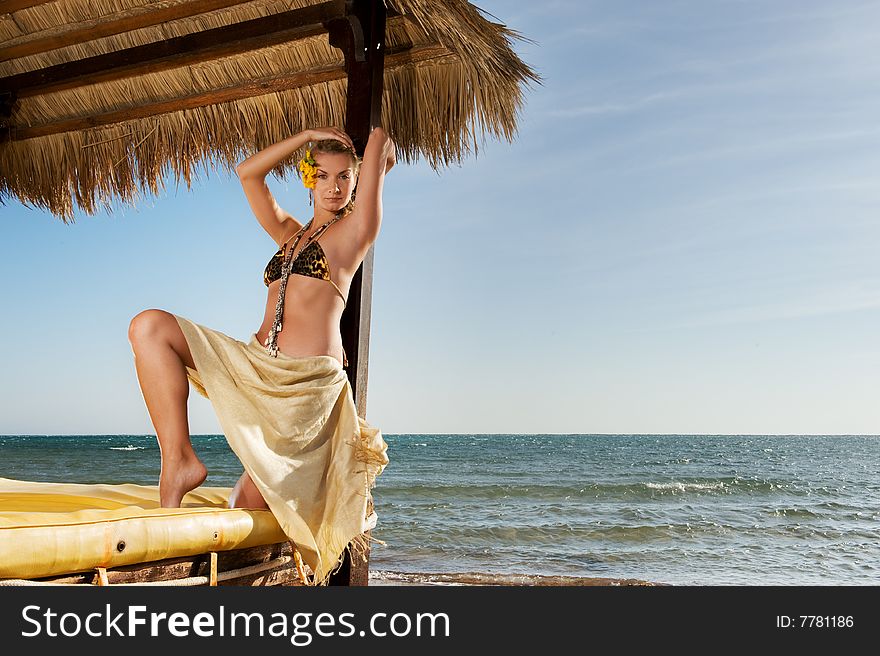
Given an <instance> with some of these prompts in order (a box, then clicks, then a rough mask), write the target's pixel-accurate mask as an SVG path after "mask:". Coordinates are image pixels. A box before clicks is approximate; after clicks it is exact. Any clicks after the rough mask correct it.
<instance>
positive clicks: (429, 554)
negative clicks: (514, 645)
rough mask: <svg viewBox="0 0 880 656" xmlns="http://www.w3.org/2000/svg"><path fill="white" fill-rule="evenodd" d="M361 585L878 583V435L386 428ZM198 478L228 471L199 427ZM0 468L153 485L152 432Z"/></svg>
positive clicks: (70, 445)
mask: <svg viewBox="0 0 880 656" xmlns="http://www.w3.org/2000/svg"><path fill="white" fill-rule="evenodd" d="M384 437H385V440H386V442H387V443H388V456H389V459H390V463H389V465H388V466H387V467H386V469H385V471H384V472H383V473H382V475H381V476H380V477H379V478H378V479H377V482H376V487H375V488H374V489H373V498H374V505H375V510H376V513H377V514H378V517H379V520H378V524H377V526H376V528H375V529H374V530H373V531H372V536H373V538H374V540H376V541H375V542H373V544H372V552H371V558H370V581H371V584H373V583H375V584H380V585H394V584H400V585H407V584H417V585H418V584H431V583H437V582H442V583H443V584H449V585H455V584H462V585H463V584H467V583H473V582H474V581H484V582H491V583H493V584H505V583H509V584H520V585H523V584H525V585H529V584H535V585H568V584H579V583H583V584H586V583H588V582H590V581H594V580H596V579H613V580H630V581H633V580H634V581H644V582H651V583H658V584H668V585H677V586H707V585H750V586H752V585H825V586H828V585H848V586H857V585H878V584H880V437H878V436H873V435H581V434H572V435H566V434H550V435H532V434H515V435H505V434H475V435H466V434H453V435H444V434H414V435H405V434H400V435H388V434H386V435H384ZM192 441H193V446H194V448H195V450H196V452H197V453H198V454H199V457H200V458H201V459H202V461H203V462H204V463H205V464H206V466H207V467H208V471H209V474H208V479H207V481H206V482H205V484H206V485H209V486H228V487H232V486H233V485H234V484H235V481H236V480H237V479H238V477H239V476H240V474H241V472H242V467H241V465H240V463H239V462H238V459H237V458H236V456H235V455H234V454H233V453H232V451H231V450H230V449H229V446H228V444H227V442H226V440H225V438H224V437H223V436H222V435H196V436H193V438H192ZM0 477H2V478H14V479H19V480H31V481H52V482H70V483H105V484H115V483H136V484H141V485H156V484H157V483H158V477H159V448H158V444H157V442H156V438H155V436H154V435H5V436H0Z"/></svg>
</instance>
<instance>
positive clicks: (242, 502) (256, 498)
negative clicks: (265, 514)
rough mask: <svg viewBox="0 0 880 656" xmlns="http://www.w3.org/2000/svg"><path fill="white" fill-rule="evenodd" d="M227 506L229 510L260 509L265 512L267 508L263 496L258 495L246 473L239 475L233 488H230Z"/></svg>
mask: <svg viewBox="0 0 880 656" xmlns="http://www.w3.org/2000/svg"><path fill="white" fill-rule="evenodd" d="M227 505H228V506H229V507H230V508H262V509H267V510H268V508H269V505H268V504H267V503H266V500H265V499H263V495H262V494H260V491H259V490H258V489H257V486H256V485H254V482H253V480H251V477H250V476H248V473H247V472H245V473H243V474H242V475H241V478H239V479H238V482H237V483H236V484H235V487H234V488H232V493H231V494H230V495H229V502H228V503H227Z"/></svg>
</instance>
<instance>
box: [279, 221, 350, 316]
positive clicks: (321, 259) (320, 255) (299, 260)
mask: <svg viewBox="0 0 880 656" xmlns="http://www.w3.org/2000/svg"><path fill="white" fill-rule="evenodd" d="M291 239H293V237H291ZM289 241H290V239H288V240H287V241H286V242H284V244H283V245H282V246H281V248H279V249H278V252H277V253H275V255H273V256H272V259H271V260H269V264H267V265H266V270H265V271H263V282H264V283H266V287H268V286H269V284H270V283H272V282H275V281H276V280H278V279H279V278H281V265H282V264H283V263H284V248H285V247H286V246H287V243H288V242H289ZM290 272H291V273H298V274H299V275H301V276H308V277H309V278H320V279H321V280H326V281H327V282H329V283H330V284H331V285H333V287H334V288H335V289H336V292H337V293H338V294H339V296H340V297H341V298H342V302H343V303H345V302H346V300H345V295H344V294H343V293H342V291H340V289H339V287H338V286H337V284H336V283H335V282H333V280H332V279H331V278H330V265H329V264H327V256H326V255H325V254H324V249H323V248H321V244H320V241H319V240H317V239H316V240H315V241H313V242H312V243H311V244H309V245H308V246H306V247H305V248H303V249H302V250H301V251H300V252H299V253H297V254H296V257H295V258H293V262H291V263H290Z"/></svg>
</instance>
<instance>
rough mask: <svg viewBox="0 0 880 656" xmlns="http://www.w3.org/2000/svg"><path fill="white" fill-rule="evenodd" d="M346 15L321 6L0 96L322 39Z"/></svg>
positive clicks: (107, 60) (23, 77)
mask: <svg viewBox="0 0 880 656" xmlns="http://www.w3.org/2000/svg"><path fill="white" fill-rule="evenodd" d="M344 11H345V0H330V2H323V3H321V4H319V5H310V6H308V7H303V8H301V9H293V10H291V11H286V12H283V13H280V14H274V15H272V16H264V17H262V18H255V19H253V20H249V21H243V22H241V23H235V24H233V25H225V26H223V27H217V28H214V29H212V30H204V31H202V32H196V33H194V34H186V35H184V36H179V37H175V38H173V39H167V40H164V41H159V42H156V43H148V44H146V45H143V46H136V47H134V48H128V49H126V50H119V51H117V52H110V53H107V54H104V55H96V56H95V57H88V58H86V59H80V60H78V61H72V62H67V63H64V64H58V65H56V66H50V67H48V68H44V69H40V70H36V71H29V72H27V73H19V74H18V75H12V76H10V77H5V78H0V91H13V92H15V93H16V95H17V96H18V97H19V98H25V97H27V96H33V95H37V94H42V93H49V92H52V91H61V90H63V89H71V88H74V87H80V86H84V85H87V84H97V83H99V82H107V81H110V80H119V79H122V78H127V77H133V76H136V75H145V74H147V73H158V72H160V71H165V70H170V69H173V68H180V67H181V66H188V65H191V64H197V63H199V62H203V61H207V60H210V59H218V58H220V57H228V56H230V55H237V54H240V53H242V52H247V51H250V50H256V49H259V48H266V47H268V46H273V45H277V44H279V43H285V42H288V41H295V40H298V39H304V38H307V37H310V36H316V35H318V34H323V33H325V32H326V28H325V27H324V23H326V22H328V21H330V20H332V19H333V18H336V17H339V16H341V15H344Z"/></svg>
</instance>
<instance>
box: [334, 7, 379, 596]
mask: <svg viewBox="0 0 880 656" xmlns="http://www.w3.org/2000/svg"><path fill="white" fill-rule="evenodd" d="M345 4H346V7H345V17H344V18H338V19H334V20H331V21H329V22H328V23H327V29H328V32H329V34H330V45H332V46H334V47H336V48H339V49H341V50H342V52H343V53H344V55H345V70H346V73H347V74H348V93H347V97H346V104H345V131H346V132H347V133H348V134H349V135H350V136H351V138H352V141H353V142H354V145H355V149H356V150H357V153H358V155H359V156H361V157H363V154H364V149H365V148H366V145H367V139H368V138H369V136H370V131H371V130H372V129H373V128H374V127H375V126H377V125H380V124H381V120H382V82H383V75H384V72H385V20H386V16H387V14H386V10H385V5H384V3H383V2H382V0H347V2H346V3H345ZM355 202H357V201H355ZM372 292H373V247H370V250H369V251H368V252H367V255H366V256H365V257H364V261H363V262H362V263H361V266H360V267H359V268H358V270H357V271H356V272H355V274H354V277H353V278H352V281H351V288H350V289H349V292H348V303H347V305H346V307H345V310H344V311H343V313H342V321H341V322H340V331H341V334H342V343H343V345H344V346H345V352H346V353H347V354H348V379H349V382H350V383H351V389H352V393H353V394H354V400H355V405H356V406H357V412H358V415H360V416H361V417H364V418H365V417H366V416H367V374H368V370H369V355H370V309H371V303H372V296H373V294H372ZM369 505H370V508H368V511H367V512H368V514H369V512H371V511H372V504H369ZM367 535H369V531H367ZM369 560H370V549H369V546H367V548H366V550H365V551H364V552H362V553H361V552H359V553H358V554H356V557H355V558H354V561H353V562H352V559H351V557H350V555H349V554H348V553H346V556H345V562H344V563H343V565H342V568H341V569H340V570H339V572H338V573H337V574H335V575H334V576H333V577H331V579H330V585H367V584H368V581H369V567H370V563H369Z"/></svg>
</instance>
